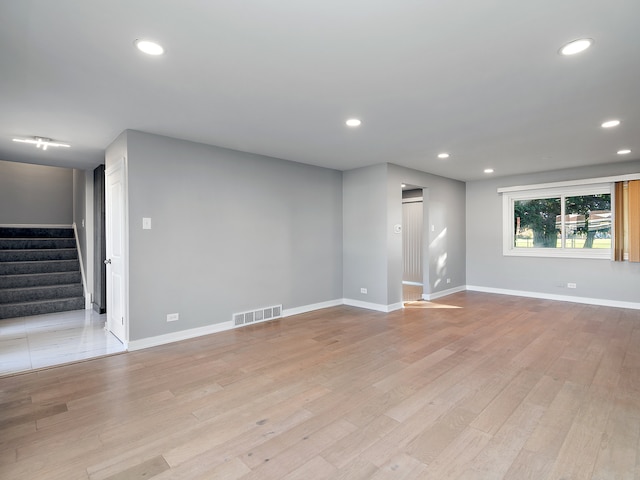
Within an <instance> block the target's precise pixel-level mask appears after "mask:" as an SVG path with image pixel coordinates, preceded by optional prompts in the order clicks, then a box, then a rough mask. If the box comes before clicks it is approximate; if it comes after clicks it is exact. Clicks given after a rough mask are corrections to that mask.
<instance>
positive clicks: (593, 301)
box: [466, 285, 640, 310]
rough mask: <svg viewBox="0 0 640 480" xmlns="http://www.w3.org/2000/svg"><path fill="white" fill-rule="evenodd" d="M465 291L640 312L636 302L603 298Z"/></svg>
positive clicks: (469, 287) (499, 290) (500, 290)
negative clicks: (628, 309)
mask: <svg viewBox="0 0 640 480" xmlns="http://www.w3.org/2000/svg"><path fill="white" fill-rule="evenodd" d="M466 289H467V290H469V291H472V292H483V293H497V294H499V295H513V296H517V297H528V298H540V299H543V300H557V301H560V302H572V303H582V304H586V305H599V306H602V307H616V308H630V309H633V310H640V303H638V302H624V301H620V300H608V299H605V298H589V297H574V296H571V295H556V294H552V293H541V292H528V291H524V290H509V289H504V288H492V287H479V286H476V285H467V286H466Z"/></svg>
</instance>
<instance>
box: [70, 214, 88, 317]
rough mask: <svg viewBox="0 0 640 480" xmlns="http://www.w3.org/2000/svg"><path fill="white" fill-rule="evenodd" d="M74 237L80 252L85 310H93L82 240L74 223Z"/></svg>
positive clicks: (79, 259) (79, 261) (79, 260)
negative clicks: (81, 244)
mask: <svg viewBox="0 0 640 480" xmlns="http://www.w3.org/2000/svg"><path fill="white" fill-rule="evenodd" d="M72 228H73V235H74V236H75V238H76V249H77V250H78V263H80V275H81V276H82V289H83V290H84V309H85V310H89V309H91V298H90V295H89V289H88V288H87V276H86V275H85V273H84V262H83V261H82V249H81V248H80V240H79V238H78V226H77V225H76V222H73V225H72Z"/></svg>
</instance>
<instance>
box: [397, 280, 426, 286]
mask: <svg viewBox="0 0 640 480" xmlns="http://www.w3.org/2000/svg"><path fill="white" fill-rule="evenodd" d="M402 284H403V285H411V286H414V287H422V286H424V284H423V283H422V282H410V281H409V280H403V281H402Z"/></svg>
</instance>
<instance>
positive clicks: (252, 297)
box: [107, 131, 342, 340]
mask: <svg viewBox="0 0 640 480" xmlns="http://www.w3.org/2000/svg"><path fill="white" fill-rule="evenodd" d="M121 155H125V156H126V157H127V161H128V190H129V193H128V202H129V299H130V300H129V328H130V330H129V339H130V340H138V339H142V338H147V337H152V336H156V335H162V334H167V333H172V332H176V331H179V330H186V329H191V328H197V327H202V326H207V325H211V324H215V323H220V322H228V321H230V320H231V319H232V314H233V313H235V312H242V311H246V310H251V309H254V308H260V307H266V306H270V305H276V304H282V305H283V308H284V309H288V308H295V307H302V306H305V305H311V304H315V303H320V302H325V301H332V300H337V299H340V298H341V296H342V221H341V219H342V174H341V172H338V171H335V170H329V169H324V168H319V167H312V166H308V165H302V164H297V163H292V162H288V161H284V160H278V159H273V158H268V157H264V156H259V155H252V154H248V153H242V152H237V151H232V150H226V149H223V148H218V147H212V146H207V145H202V144H197V143H192V142H187V141H182V140H176V139H172V138H168V137H161V136H157V135H151V134H145V133H141V132H136V131H127V132H126V136H121V137H119V138H118V139H117V140H116V142H115V143H114V145H112V147H110V149H109V151H108V155H107V167H108V166H109V164H110V163H111V162H112V161H113V160H116V159H117V158H118V156H121ZM143 217H150V218H151V219H152V229H151V230H143V229H142V218H143ZM169 313H179V314H180V320H179V321H177V322H171V323H167V322H166V315H167V314H169Z"/></svg>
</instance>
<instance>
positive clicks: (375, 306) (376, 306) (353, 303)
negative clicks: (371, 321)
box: [342, 298, 402, 313]
mask: <svg viewBox="0 0 640 480" xmlns="http://www.w3.org/2000/svg"><path fill="white" fill-rule="evenodd" d="M342 302H343V304H344V305H348V306H350V307H358V308H366V309H367V310H375V311H377V312H384V313H389V312H393V311H394V310H400V309H401V308H402V302H400V303H392V304H391V305H382V304H380V303H371V302H363V301H361V300H354V299H352V298H343V299H342Z"/></svg>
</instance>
